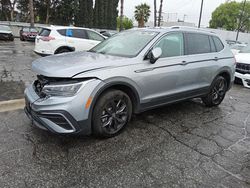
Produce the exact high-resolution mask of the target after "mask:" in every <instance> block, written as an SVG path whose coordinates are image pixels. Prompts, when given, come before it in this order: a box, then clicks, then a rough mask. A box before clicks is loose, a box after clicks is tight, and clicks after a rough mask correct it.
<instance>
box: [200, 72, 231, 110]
mask: <svg viewBox="0 0 250 188" xmlns="http://www.w3.org/2000/svg"><path fill="white" fill-rule="evenodd" d="M227 87H228V86H227V81H226V79H225V78H224V77H223V76H218V77H216V78H215V80H214V81H213V83H212V85H211V88H210V92H209V94H208V95H207V96H205V97H203V98H202V101H203V103H204V104H205V105H206V106H208V107H212V106H218V105H220V104H221V102H222V101H223V99H224V97H225V95H226V92H227Z"/></svg>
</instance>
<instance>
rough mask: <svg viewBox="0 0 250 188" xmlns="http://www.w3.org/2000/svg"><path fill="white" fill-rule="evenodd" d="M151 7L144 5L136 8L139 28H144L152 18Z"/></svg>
mask: <svg viewBox="0 0 250 188" xmlns="http://www.w3.org/2000/svg"><path fill="white" fill-rule="evenodd" d="M150 12H151V11H150V6H149V5H147V4H146V3H142V4H140V5H137V6H136V7H135V19H136V21H137V22H138V27H144V25H145V23H146V22H147V21H148V19H149V16H150Z"/></svg>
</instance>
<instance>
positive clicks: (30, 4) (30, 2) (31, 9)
mask: <svg viewBox="0 0 250 188" xmlns="http://www.w3.org/2000/svg"><path fill="white" fill-rule="evenodd" d="M29 8H30V26H31V27H34V23H35V15H34V5H33V0H29Z"/></svg>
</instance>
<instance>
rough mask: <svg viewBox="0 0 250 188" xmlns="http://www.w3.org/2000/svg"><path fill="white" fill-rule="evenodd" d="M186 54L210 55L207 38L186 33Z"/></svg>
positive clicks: (202, 35) (206, 36)
mask: <svg viewBox="0 0 250 188" xmlns="http://www.w3.org/2000/svg"><path fill="white" fill-rule="evenodd" d="M185 36H186V43H187V54H188V55H192V54H204V53H210V52H211V47H210V42H209V36H208V35H204V34H196V33H187V34H186V35H185Z"/></svg>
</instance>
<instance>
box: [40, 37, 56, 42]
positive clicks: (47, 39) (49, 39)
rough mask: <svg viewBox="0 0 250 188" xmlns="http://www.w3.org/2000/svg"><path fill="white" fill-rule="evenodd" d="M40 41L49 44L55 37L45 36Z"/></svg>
mask: <svg viewBox="0 0 250 188" xmlns="http://www.w3.org/2000/svg"><path fill="white" fill-rule="evenodd" d="M40 39H41V40H42V41H45V42H49V41H51V40H55V37H51V36H47V37H41V38H40Z"/></svg>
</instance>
